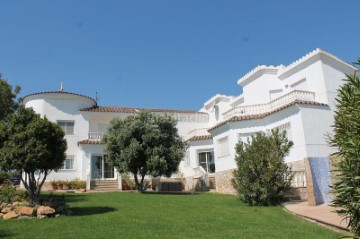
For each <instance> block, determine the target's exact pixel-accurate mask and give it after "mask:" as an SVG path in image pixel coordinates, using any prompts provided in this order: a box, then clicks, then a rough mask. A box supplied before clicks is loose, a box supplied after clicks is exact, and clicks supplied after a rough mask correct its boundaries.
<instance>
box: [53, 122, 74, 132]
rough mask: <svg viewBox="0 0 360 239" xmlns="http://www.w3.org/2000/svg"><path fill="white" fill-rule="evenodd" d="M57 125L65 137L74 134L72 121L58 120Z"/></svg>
mask: <svg viewBox="0 0 360 239" xmlns="http://www.w3.org/2000/svg"><path fill="white" fill-rule="evenodd" d="M57 124H58V125H59V126H60V127H61V128H62V130H63V131H64V132H65V135H72V134H74V125H75V122H74V121H72V120H58V121H57Z"/></svg>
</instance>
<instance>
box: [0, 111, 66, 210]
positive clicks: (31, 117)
mask: <svg viewBox="0 0 360 239" xmlns="http://www.w3.org/2000/svg"><path fill="white" fill-rule="evenodd" d="M66 147H67V146H66V141H65V139H64V132H63V131H62V129H61V128H60V127H59V126H58V125H57V124H55V123H52V122H50V121H49V120H47V119H46V118H44V119H43V118H41V117H40V116H39V115H37V114H35V112H34V111H33V110H32V109H26V108H24V107H20V109H19V110H18V111H17V112H16V113H14V114H11V115H9V116H8V117H7V119H6V120H5V121H4V123H3V124H0V164H1V166H2V167H3V168H4V169H7V170H18V171H19V172H21V181H22V183H23V184H24V187H25V189H26V190H27V192H28V193H29V197H30V199H31V202H32V203H33V204H38V202H39V196H40V191H41V187H42V186H43V184H44V182H45V180H46V177H47V175H48V174H49V173H50V172H51V171H52V170H56V169H59V168H60V167H61V165H62V164H63V162H64V160H65V151H66Z"/></svg>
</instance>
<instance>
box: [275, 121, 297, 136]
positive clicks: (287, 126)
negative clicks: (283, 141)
mask: <svg viewBox="0 0 360 239" xmlns="http://www.w3.org/2000/svg"><path fill="white" fill-rule="evenodd" d="M276 129H278V130H279V133H281V132H284V131H286V137H287V138H288V140H291V139H292V136H291V124H290V122H288V123H285V124H282V125H279V126H277V127H274V128H272V130H276Z"/></svg>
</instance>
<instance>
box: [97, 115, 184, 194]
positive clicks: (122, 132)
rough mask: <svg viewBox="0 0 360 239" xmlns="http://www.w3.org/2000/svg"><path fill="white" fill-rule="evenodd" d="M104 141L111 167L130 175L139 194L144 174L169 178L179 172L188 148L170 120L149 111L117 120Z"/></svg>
mask: <svg viewBox="0 0 360 239" xmlns="http://www.w3.org/2000/svg"><path fill="white" fill-rule="evenodd" d="M103 141H104V143H105V151H106V153H107V161H108V162H109V164H110V165H113V166H115V167H116V169H117V170H118V171H119V172H120V173H127V172H131V173H132V174H133V175H134V178H135V185H136V188H137V190H138V191H143V190H144V187H143V184H144V178H145V175H150V176H153V177H158V176H166V177H170V176H171V174H172V173H174V172H176V171H177V169H178V166H179V164H180V161H181V159H182V158H183V157H184V152H185V146H186V145H185V143H184V142H183V141H182V140H181V138H180V136H179V135H178V132H177V128H176V125H175V122H174V121H173V120H172V119H171V118H170V117H156V116H155V115H153V114H151V113H149V112H141V113H139V114H137V115H134V116H129V117H127V118H126V119H123V120H122V119H118V118H114V119H113V120H112V121H111V122H110V126H109V128H108V129H107V132H106V134H105V136H104V139H103ZM138 176H140V181H139V179H138Z"/></svg>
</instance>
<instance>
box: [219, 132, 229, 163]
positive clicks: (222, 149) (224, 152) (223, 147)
mask: <svg viewBox="0 0 360 239" xmlns="http://www.w3.org/2000/svg"><path fill="white" fill-rule="evenodd" d="M229 154H230V151H229V140H228V137H227V136H226V137H224V138H221V139H219V140H218V141H217V156H218V157H219V158H220V157H225V156H228V155H229Z"/></svg>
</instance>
